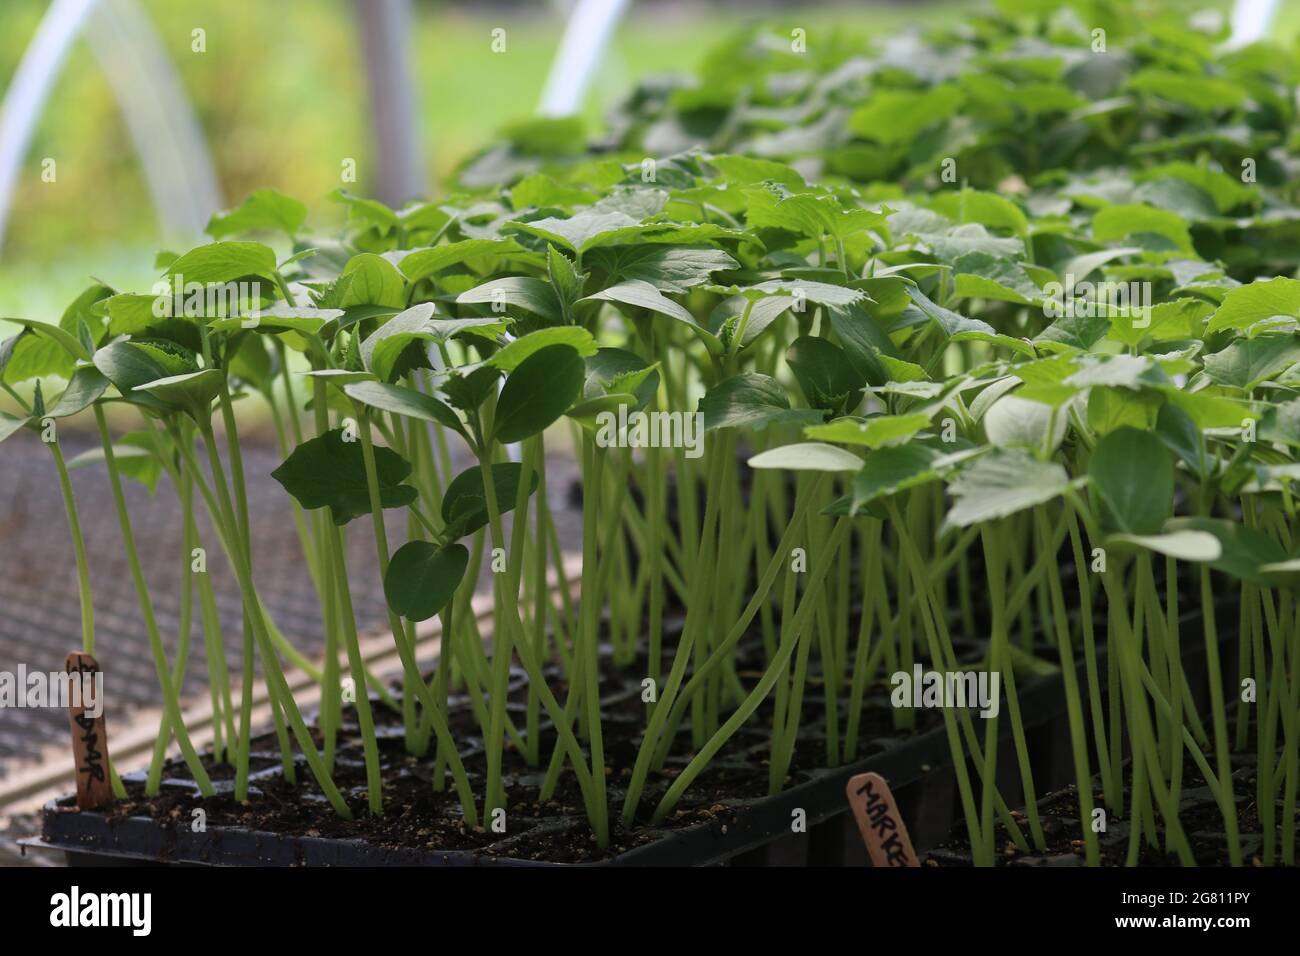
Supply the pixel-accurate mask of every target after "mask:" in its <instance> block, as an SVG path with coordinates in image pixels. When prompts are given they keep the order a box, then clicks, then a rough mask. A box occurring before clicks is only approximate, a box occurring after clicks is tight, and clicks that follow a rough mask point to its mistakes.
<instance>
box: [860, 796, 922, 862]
mask: <svg viewBox="0 0 1300 956" xmlns="http://www.w3.org/2000/svg"><path fill="white" fill-rule="evenodd" d="M847 790H848V795H849V806H850V807H852V808H853V815H854V816H855V817H856V818H857V821H858V829H859V830H860V831H862V840H863V842H865V843H866V844H867V853H869V854H870V855H871V865H872V866H920V865H921V864H920V862H919V861H918V860H917V858H916V851H915V850H914V849H912V838H911V837H909V836H908V835H907V826H906V824H904V823H903V817H902V814H900V813H899V812H898V804H897V803H895V802H894V795H893V794H892V793H890V792H889V784H887V783H885V778H884V777H882V776H881V775H880V774H878V773H860V774H858V775H857V776H856V777H853V778H852V779H850V780H849V785H848V787H847Z"/></svg>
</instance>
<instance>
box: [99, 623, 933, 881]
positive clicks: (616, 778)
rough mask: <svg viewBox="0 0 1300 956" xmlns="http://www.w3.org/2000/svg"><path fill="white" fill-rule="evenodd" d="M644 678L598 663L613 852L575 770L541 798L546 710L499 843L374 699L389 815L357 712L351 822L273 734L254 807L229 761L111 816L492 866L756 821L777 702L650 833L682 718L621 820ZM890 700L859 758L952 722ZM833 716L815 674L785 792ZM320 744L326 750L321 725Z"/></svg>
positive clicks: (683, 731)
mask: <svg viewBox="0 0 1300 956" xmlns="http://www.w3.org/2000/svg"><path fill="white" fill-rule="evenodd" d="M760 661H761V645H759V644H758V643H757V642H755V644H754V645H753V646H751V647H749V648H748V650H745V649H742V653H741V655H740V660H739V664H740V666H739V667H738V669H737V676H738V679H739V680H740V682H741V684H742V686H744V688H745V690H746V691H748V690H749V689H750V688H751V687H752V686H753V684H754V683H756V681H757V680H758V678H759V676H761V673H762V666H761V662H760ZM748 665H752V666H748ZM644 673H645V664H644V661H638V662H637V663H635V664H633V665H632V666H630V667H626V668H619V667H615V666H614V664H613V662H612V660H611V659H610V658H609V656H608V655H605V656H604V657H603V659H602V675H601V687H602V690H603V697H602V708H601V710H602V730H603V737H604V753H605V762H606V777H607V779H606V785H607V792H608V798H609V819H610V844H609V846H608V847H606V848H600V847H598V846H597V845H596V842H595V837H594V836H593V835H592V832H591V828H590V825H589V824H588V822H587V819H586V815H585V811H584V807H583V802H582V796H581V792H580V790H579V788H578V785H577V780H576V778H575V776H574V774H573V773H572V771H571V770H570V769H567V768H566V769H565V770H564V772H563V773H562V774H561V776H560V779H559V784H558V786H557V787H556V789H555V792H554V793H553V795H552V796H551V797H550V799H547V800H543V799H542V798H541V792H540V791H541V786H542V782H543V779H544V777H545V775H546V768H547V765H548V762H549V760H550V757H551V752H552V750H553V747H554V742H555V735H554V731H553V729H552V728H551V727H550V726H549V724H548V723H546V722H545V714H544V712H543V714H542V717H543V723H542V729H541V746H540V754H541V759H540V761H539V763H538V764H537V765H536V766H530V765H529V764H528V762H527V761H526V760H525V757H524V755H523V754H522V753H520V752H519V751H518V750H517V749H516V748H515V747H514V746H513V745H512V743H511V742H510V741H509V739H507V743H506V750H505V754H504V760H503V776H504V780H505V787H506V793H507V813H506V831H505V833H498V832H493V831H492V830H491V829H490V827H489V826H487V825H486V824H487V823H488V821H481V823H482V824H483V825H480V826H478V827H469V826H467V825H466V823H465V821H464V819H463V816H462V812H461V808H460V802H459V799H458V797H457V795H456V792H455V789H454V787H453V785H452V780H451V775H450V774H449V773H448V774H446V775H445V785H444V787H443V789H441V790H435V789H434V787H433V778H434V773H435V771H434V753H435V750H436V747H435V746H434V745H431V746H430V748H429V751H428V753H427V754H426V755H424V756H415V755H412V754H409V753H407V751H406V746H405V741H404V737H403V731H402V721H401V715H400V714H398V713H396V712H394V711H392V710H391V709H389V708H387V707H385V706H383V705H382V704H379V703H378V702H377V701H375V700H372V709H373V713H374V717H375V724H376V729H377V736H378V738H379V754H380V761H381V770H382V774H381V776H382V790H383V802H384V813H383V815H382V816H370V815H369V814H368V812H367V780H366V771H365V763H364V755H363V752H362V746H361V739H360V736H359V734H358V732H357V724H356V713H355V710H354V709H352V708H348V709H346V710H345V712H344V715H343V716H344V719H343V724H342V726H341V728H340V732H339V738H338V749H337V758H336V763H335V769H334V775H333V776H334V780H335V783H336V785H337V786H338V787H339V789H340V791H341V792H342V793H343V794H344V798H345V800H346V801H347V803H348V805H349V807H350V808H351V810H352V813H353V819H351V820H345V819H343V818H341V817H339V816H338V815H337V814H336V813H335V812H334V810H333V809H332V808H331V807H330V805H329V804H328V802H326V800H325V798H324V796H323V794H322V793H321V791H320V789H319V787H318V786H317V784H316V781H315V779H314V777H313V776H312V774H311V771H310V769H309V768H308V767H307V765H306V761H305V759H304V758H303V757H302V755H301V754H298V753H295V776H296V783H294V782H290V781H289V780H287V779H286V778H285V776H284V774H283V772H282V768H281V758H280V755H279V750H278V746H277V744H276V738H275V735H274V734H269V733H268V734H264V735H262V736H260V737H257V738H255V739H254V741H253V746H252V751H253V753H252V758H251V764H252V767H253V768H254V771H255V772H254V773H253V774H252V778H251V787H252V792H251V793H250V794H249V800H248V801H246V802H242V803H241V802H239V801H237V800H235V798H234V794H233V786H232V781H233V778H234V773H233V770H232V769H231V768H230V767H229V766H228V765H226V764H218V763H216V762H215V761H214V760H213V759H212V757H211V755H210V754H208V755H204V756H203V758H202V759H203V763H204V765H205V768H206V769H207V770H208V772H209V774H210V775H211V776H212V778H213V781H214V783H215V784H216V785H217V788H218V792H217V794H216V795H214V796H212V797H209V798H203V797H201V796H200V795H198V794H197V793H195V792H194V789H193V786H192V783H191V781H192V777H191V776H190V774H189V771H188V769H187V768H186V767H185V765H184V763H183V762H181V761H179V760H171V761H169V762H168V763H167V765H166V767H165V772H164V778H165V782H164V785H163V790H162V792H161V793H160V794H159V795H158V796H156V797H153V798H149V797H146V796H145V794H144V784H143V781H142V780H138V779H134V778H132V779H129V780H128V781H126V784H127V790H128V794H129V799H127V800H125V801H122V802H119V803H118V804H115V805H114V806H113V808H112V809H111V810H110V811H108V815H109V819H110V821H112V820H117V819H123V818H126V817H148V818H150V819H152V820H153V821H155V823H157V824H158V825H159V826H160V827H162V828H163V829H164V830H168V829H173V828H178V827H188V826H190V824H191V821H192V820H193V819H194V813H193V811H194V810H196V809H199V808H201V809H203V810H204V811H205V813H206V823H207V825H208V826H209V827H221V826H235V827H244V828H248V829H250V830H255V831H260V832H268V833H275V834H279V835H283V836H286V837H302V836H305V837H323V838H332V839H344V840H362V841H364V842H366V843H368V844H371V845H373V846H376V847H381V848H410V849H427V850H467V851H473V852H476V853H481V854H483V855H485V856H488V857H509V858H512V859H523V860H545V861H548V862H556V863H583V862H593V861H597V860H602V859H608V858H611V857H614V856H617V855H619V854H621V853H623V852H626V851H628V850H631V849H633V848H635V847H638V846H642V845H645V844H647V843H650V842H653V841H655V840H657V839H661V838H663V837H665V836H667V835H668V834H670V833H672V832H673V831H676V830H680V829H682V828H685V827H689V826H694V825H696V824H707V825H708V826H710V827H713V828H716V829H717V830H718V831H720V832H721V833H726V831H727V828H728V827H729V826H730V825H732V824H733V823H734V822H735V821H736V820H737V819H738V818H739V816H740V815H742V814H744V813H745V812H746V807H747V805H748V804H750V803H753V802H755V801H758V800H761V799H762V798H764V797H766V796H767V795H768V792H769V786H768V776H769V769H768V768H769V760H768V757H769V753H770V735H769V734H768V733H767V730H766V728H767V727H770V726H771V721H772V717H773V707H774V703H773V700H772V697H771V696H769V699H768V700H767V701H766V702H765V703H764V705H763V706H762V707H761V708H760V710H759V712H758V715H757V716H756V718H755V720H754V721H751V723H750V724H749V725H748V726H746V727H744V728H742V729H741V730H740V731H738V732H737V733H736V734H735V735H733V736H732V737H731V739H730V740H728V742H727V743H726V745H725V746H724V747H723V748H722V749H721V750H720V751H719V753H718V754H717V756H716V757H715V758H714V759H713V761H712V762H711V763H710V765H709V767H708V768H707V769H706V770H705V771H704V772H703V773H701V774H700V775H699V776H698V777H697V778H696V779H695V781H694V782H693V783H692V785H691V786H690V787H689V788H688V789H687V790H686V792H685V793H684V794H683V796H682V799H681V800H680V801H679V803H678V807H677V809H676V810H674V811H673V812H672V813H671V814H670V815H669V816H668V817H667V818H666V819H665V820H664V821H663V822H662V823H661V824H659V825H656V826H651V825H650V824H649V816H650V814H651V813H652V812H653V810H654V808H655V807H656V806H657V804H658V802H659V799H660V797H661V796H662V795H663V793H664V792H665V791H666V790H667V789H668V788H669V787H670V786H671V785H672V782H673V780H674V779H675V778H676V776H677V775H678V774H679V773H680V772H681V770H682V769H683V768H684V767H685V766H686V764H687V762H688V761H689V759H690V757H691V755H692V754H693V753H694V750H695V748H694V747H693V746H692V745H691V728H690V725H689V721H684V722H683V726H682V727H681V728H680V730H679V732H678V737H677V741H676V743H675V745H674V748H673V751H672V755H671V756H670V757H669V758H668V760H667V762H666V764H665V766H664V768H663V769H662V770H661V771H652V772H651V773H650V774H649V776H648V778H647V782H646V786H645V789H644V792H643V796H642V800H641V804H640V808H639V814H638V820H637V823H636V824H635V825H634V826H632V827H630V828H626V827H624V826H623V825H622V822H621V810H622V804H623V798H624V794H625V792H626V786H627V783H628V781H629V779H630V777H631V772H632V766H633V764H634V762H635V758H636V753H637V748H638V747H639V745H640V741H641V735H642V731H643V729H644V725H645V704H643V703H642V701H641V684H640V681H641V676H642V675H643V674H644ZM665 673H666V668H665ZM549 676H550V680H549V683H551V684H552V686H553V689H554V690H555V692H556V696H557V699H559V700H560V701H561V702H563V700H564V695H565V691H566V687H565V683H564V681H563V679H562V678H561V677H560V675H559V674H558V672H555V673H551V674H550V675H549ZM888 692H889V688H888V685H887V684H885V683H882V682H878V683H877V684H876V685H875V686H874V687H872V688H871V689H870V691H869V693H868V694H867V695H866V699H865V700H864V705H863V711H862V715H861V717H860V726H859V747H858V759H861V758H862V757H865V756H868V755H869V754H871V753H874V752H877V751H879V750H880V749H882V748H883V746H884V741H885V740H887V739H888V740H898V739H901V738H906V737H908V736H910V735H912V734H914V733H921V732H924V731H926V730H929V729H931V728H933V727H935V726H937V725H939V724H940V723H941V722H942V716H941V714H939V713H938V712H937V711H933V710H921V711H918V712H917V713H916V726H915V728H914V729H913V730H911V731H902V732H900V731H899V730H896V729H895V726H894V722H895V718H896V713H895V711H894V710H893V708H892V707H891V706H890V703H889V699H888ZM845 693H846V692H842V693H841V695H840V698H841V699H840V701H839V706H838V713H839V732H840V735H841V740H842V736H843V733H844V728H845V726H846V718H847V714H846V713H845V711H846V710H847V706H846V705H847V701H846V700H844V697H845ZM526 700H527V682H526V679H525V678H524V677H523V675H522V673H519V674H516V676H515V679H514V680H513V682H512V684H511V689H510V695H509V698H508V700H507V707H508V709H509V711H510V713H511V715H512V719H513V720H514V722H515V724H516V726H518V727H519V728H520V729H521V730H522V728H523V726H524V720H525V712H526V711H525V708H526ZM825 716H826V698H825V696H824V695H823V694H822V693H821V682H820V678H819V676H818V675H817V674H815V673H814V674H810V675H809V681H808V684H807V687H806V691H805V696H804V703H803V710H802V718H801V723H800V734H799V738H798V741H797V743H796V748H795V753H794V757H793V759H792V761H791V767H790V772H789V774H788V775H787V778H786V781H785V784H784V786H785V788H787V789H788V788H789V787H790V786H793V785H795V784H798V783H802V782H805V781H807V780H809V779H811V778H812V775H813V774H814V772H815V771H817V770H819V769H822V768H824V767H826V766H827V765H828V760H827V743H826V737H825V734H824V726H825ZM449 717H450V723H451V729H452V733H453V736H454V737H455V739H456V740H457V741H458V742H459V744H460V748H461V757H462V760H463V761H464V763H465V768H466V773H467V775H468V777H469V781H470V786H471V789H472V790H473V791H474V793H475V795H476V797H477V798H478V799H479V810H480V812H481V810H482V805H481V798H482V793H483V790H484V784H485V780H486V776H487V759H486V754H485V752H484V749H483V742H482V738H481V734H480V730H479V727H478V724H477V721H476V720H475V719H474V717H473V714H472V712H471V711H470V708H469V702H468V699H461V698H456V699H453V706H452V710H451V713H450V715H449ZM764 722H766V726H765V725H764ZM313 736H315V737H316V739H317V740H318V742H319V740H320V738H319V734H318V733H317V731H316V729H315V728H314V727H313ZM584 747H585V743H584Z"/></svg>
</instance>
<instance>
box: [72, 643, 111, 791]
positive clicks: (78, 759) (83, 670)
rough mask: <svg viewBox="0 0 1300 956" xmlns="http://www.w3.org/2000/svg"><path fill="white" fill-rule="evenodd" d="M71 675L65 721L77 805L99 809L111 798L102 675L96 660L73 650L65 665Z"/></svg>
mask: <svg viewBox="0 0 1300 956" xmlns="http://www.w3.org/2000/svg"><path fill="white" fill-rule="evenodd" d="M65 670H67V672H68V674H69V676H70V677H71V678H72V679H71V681H70V682H69V684H70V685H72V684H76V685H77V686H76V687H72V686H69V688H68V690H69V694H68V722H69V723H70V724H71V726H72V756H73V759H74V761H75V763H76V768H77V806H78V807H80V808H81V809H82V810H101V809H103V808H104V807H106V806H108V805H109V804H110V803H112V802H113V786H112V783H111V782H110V781H109V778H108V731H107V729H106V728H105V725H104V704H105V701H104V699H103V696H104V695H103V686H104V685H103V681H102V678H101V679H99V680H96V675H98V674H99V662H98V661H96V660H95V658H93V657H92V656H90V655H89V654H83V653H81V652H80V651H73V652H72V653H71V654H69V655H68V660H67V664H66V665H65Z"/></svg>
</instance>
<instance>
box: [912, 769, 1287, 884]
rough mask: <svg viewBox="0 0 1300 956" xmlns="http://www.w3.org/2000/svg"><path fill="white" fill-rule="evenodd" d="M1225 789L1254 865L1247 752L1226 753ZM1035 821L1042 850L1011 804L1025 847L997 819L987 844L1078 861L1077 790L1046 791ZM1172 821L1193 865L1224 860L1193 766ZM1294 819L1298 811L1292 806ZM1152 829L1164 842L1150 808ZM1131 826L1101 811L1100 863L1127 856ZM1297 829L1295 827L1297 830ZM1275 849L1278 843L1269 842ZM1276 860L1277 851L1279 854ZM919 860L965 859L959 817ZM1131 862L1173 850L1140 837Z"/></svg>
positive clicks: (1257, 836) (1044, 858) (1127, 802)
mask: <svg viewBox="0 0 1300 956" xmlns="http://www.w3.org/2000/svg"><path fill="white" fill-rule="evenodd" d="M1232 760H1233V766H1234V767H1235V768H1236V769H1235V770H1234V771H1233V794H1234V797H1235V804H1236V807H1237V825H1238V830H1239V832H1240V837H1241V844H1242V848H1243V861H1244V863H1245V864H1246V865H1247V866H1260V865H1262V863H1263V860H1262V856H1261V853H1262V843H1263V838H1262V832H1261V824H1260V818H1259V808H1258V806H1257V804H1256V802H1255V794H1256V789H1255V782H1256V777H1255V757H1254V754H1249V753H1246V754H1236V755H1234V756H1233V758H1232ZM1093 787H1094V793H1093V806H1094V807H1101V808H1104V807H1105V806H1106V804H1105V801H1104V799H1103V793H1102V791H1101V785H1100V782H1099V779H1096V778H1095V779H1094V780H1093ZM1131 803H1132V794H1131V791H1130V789H1129V787H1127V786H1125V788H1124V806H1125V807H1126V808H1128V807H1130V806H1131ZM1282 809H1283V807H1282V801H1281V800H1278V801H1277V812H1276V814H1275V820H1277V822H1278V833H1279V834H1280V832H1281V826H1280V825H1281V817H1282ZM1038 812H1039V820H1040V822H1041V824H1042V828H1043V836H1044V839H1045V843H1046V849H1045V850H1038V849H1036V848H1034V847H1033V843H1032V837H1031V836H1030V832H1029V821H1028V817H1027V816H1026V814H1025V812H1024V811H1023V810H1014V811H1012V816H1013V817H1015V818H1016V821H1017V823H1018V824H1019V825H1020V828H1021V832H1022V833H1023V834H1024V836H1025V839H1026V840H1028V841H1029V842H1030V851H1029V852H1028V853H1026V852H1023V851H1021V850H1020V849H1019V848H1018V847H1017V846H1016V844H1015V843H1014V842H1013V841H1012V839H1011V837H1010V835H1009V834H1008V832H1007V830H1006V829H1005V828H1004V827H1003V826H1002V825H1001V824H1000V823H999V824H998V825H997V834H996V837H995V843H996V845H997V846H998V847H999V854H998V865H1000V866H1082V865H1083V864H1084V854H1085V849H1084V841H1083V829H1082V827H1081V826H1080V821H1079V798H1078V790H1077V788H1076V787H1075V786H1073V785H1071V786H1069V787H1067V788H1065V789H1063V790H1058V791H1056V792H1055V793H1051V794H1048V795H1047V796H1046V797H1044V798H1043V799H1042V800H1040V801H1039V802H1038ZM1178 819H1179V822H1180V823H1181V825H1182V828H1183V832H1184V834H1185V835H1186V837H1187V842H1188V845H1189V846H1190V848H1191V851H1192V855H1193V857H1194V858H1195V860H1196V864H1197V865H1198V866H1229V865H1230V862H1231V861H1230V857H1229V853H1228V844H1227V837H1226V835H1225V832H1224V826H1223V814H1222V812H1221V811H1220V809H1219V805H1218V803H1216V802H1215V800H1214V797H1213V794H1212V793H1211V791H1210V788H1209V787H1208V786H1207V785H1206V782H1205V778H1204V777H1203V776H1202V775H1201V774H1200V773H1199V771H1198V770H1197V768H1196V767H1195V766H1189V767H1186V768H1185V772H1184V782H1183V788H1182V794H1181V801H1180V808H1179V813H1178ZM1297 823H1300V813H1297ZM1156 829H1157V832H1158V834H1159V842H1160V847H1163V846H1164V845H1165V827H1164V824H1163V821H1162V820H1161V819H1160V818H1159V814H1158V813H1157V820H1156ZM1130 831H1131V827H1130V823H1129V820H1128V818H1127V817H1125V818H1118V817H1115V816H1114V815H1111V816H1110V817H1109V821H1108V825H1107V828H1106V831H1105V832H1104V833H1100V834H1098V837H1099V850H1100V863H1101V865H1102V866H1125V865H1126V863H1127V860H1128V841H1129V834H1130ZM1297 832H1300V829H1298V831H1297ZM1276 849H1280V848H1276ZM1279 859H1280V855H1279ZM923 865H924V866H971V865H973V863H972V856H971V852H970V840H969V838H968V836H967V834H966V828H965V824H964V823H962V822H960V821H959V822H958V823H957V824H956V825H955V826H954V828H953V834H952V837H951V838H950V839H949V841H948V842H946V843H944V844H943V845H941V846H939V847H936V848H935V849H934V850H933V851H931V852H930V853H929V854H928V855H927V856H926V858H925V860H924V861H923ZM1137 865H1138V866H1180V865H1181V863H1180V862H1179V859H1178V856H1177V855H1176V854H1174V853H1166V852H1164V850H1163V849H1161V848H1158V847H1154V846H1151V845H1149V844H1148V843H1147V842H1146V841H1145V839H1144V840H1143V843H1142V846H1141V847H1140V849H1139V852H1138V858H1137Z"/></svg>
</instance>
